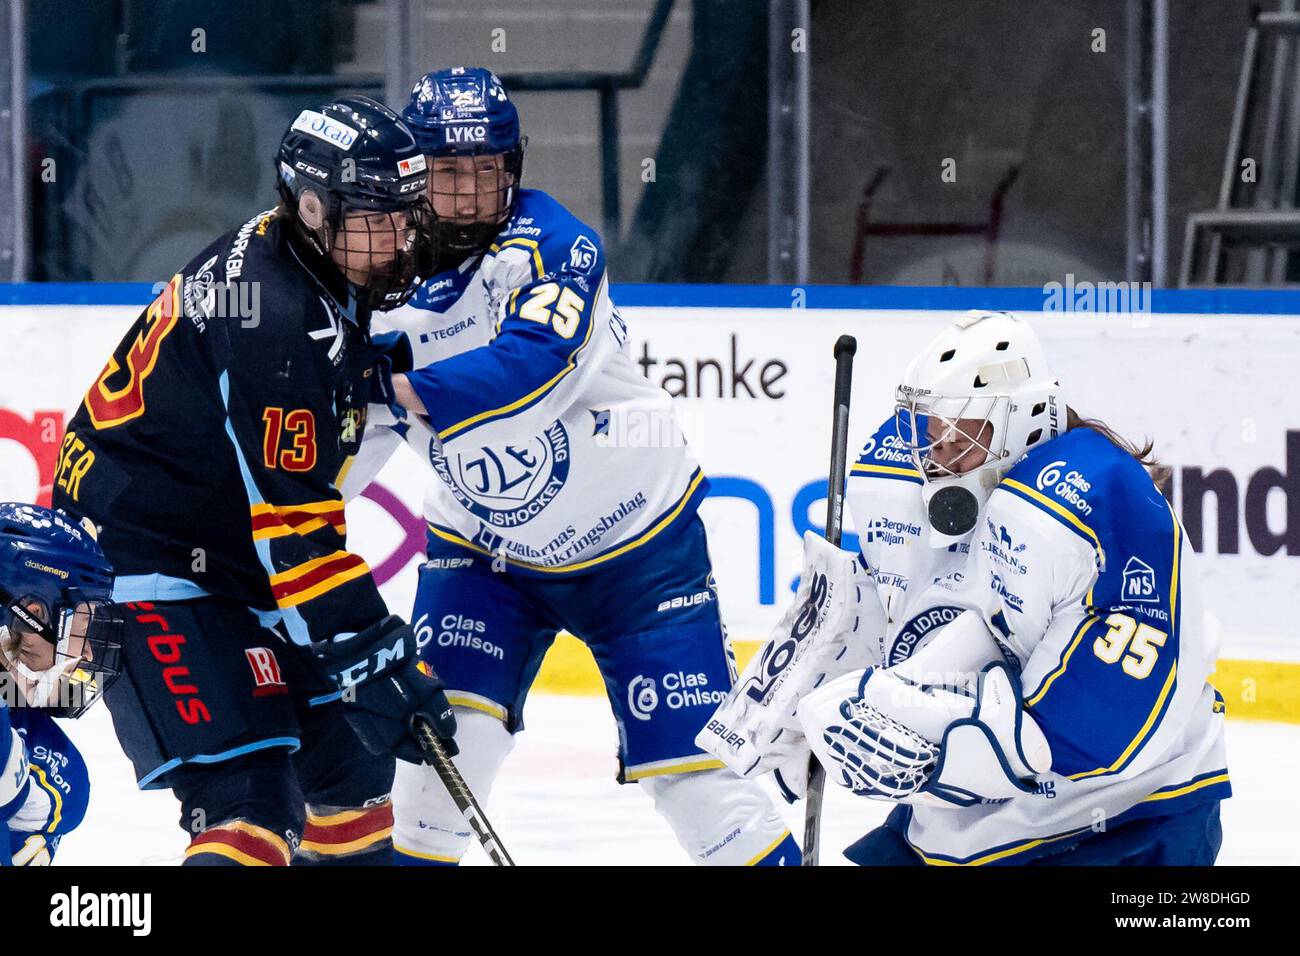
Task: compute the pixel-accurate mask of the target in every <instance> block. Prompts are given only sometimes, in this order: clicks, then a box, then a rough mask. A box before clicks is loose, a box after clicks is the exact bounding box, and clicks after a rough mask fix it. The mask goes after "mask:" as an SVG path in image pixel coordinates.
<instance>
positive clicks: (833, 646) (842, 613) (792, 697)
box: [695, 532, 885, 782]
mask: <svg viewBox="0 0 1300 956" xmlns="http://www.w3.org/2000/svg"><path fill="white" fill-rule="evenodd" d="M884 629H885V615H884V609H883V608H882V607H881V605H880V600H879V598H878V597H877V596H876V589H875V585H874V583H873V582H872V580H871V578H870V575H868V574H867V572H866V570H865V569H864V568H863V567H862V565H861V564H859V563H858V560H857V556H856V555H852V554H849V553H848V552H846V551H842V550H840V549H839V548H837V547H835V546H834V545H832V544H830V543H829V542H828V541H826V540H825V539H824V538H820V537H818V536H817V535H816V534H814V533H812V532H808V533H806V534H805V535H804V567H803V575H802V577H801V579H800V582H799V590H798V592H797V593H796V594H795V599H794V603H793V604H792V605H791V606H790V607H789V608H788V609H787V610H786V612H785V614H784V615H782V617H781V620H780V622H779V623H778V624H777V625H776V627H775V628H774V629H773V631H772V636H771V637H770V638H769V639H768V641H767V643H766V644H765V645H763V647H762V649H761V650H760V651H759V652H758V653H757V654H755V655H754V658H753V659H752V660H751V661H750V662H749V664H748V666H747V667H746V668H745V671H744V673H743V674H741V676H740V680H738V681H737V682H736V686H735V687H733V688H732V689H731V692H730V693H729V694H728V695H727V698H726V700H724V701H723V702H722V703H721V704H720V705H719V706H718V709H717V710H716V711H714V713H713V716H712V717H711V718H710V719H709V721H708V722H707V723H706V724H705V726H704V729H703V730H701V731H700V733H699V734H698V735H697V736H696V738H695V743H696V745H697V746H699V747H700V748H702V749H703V750H705V751H707V752H708V753H711V754H713V755H714V756H716V757H717V758H718V759H719V760H721V761H722V762H723V763H725V764H726V765H727V766H728V767H730V768H731V769H732V770H734V771H735V772H736V773H738V774H740V775H741V776H742V777H753V776H757V775H759V774H763V773H767V772H768V771H770V770H773V769H775V768H777V767H780V766H783V765H786V766H790V767H795V766H798V765H799V764H800V763H802V765H803V767H804V771H803V774H806V772H807V769H806V768H807V755H808V744H807V741H805V740H804V737H803V733H802V730H801V729H800V727H799V724H798V722H797V721H796V720H795V717H794V711H795V707H796V706H797V704H798V702H799V698H800V697H802V696H803V695H804V694H806V693H807V692H808V691H809V690H811V689H812V688H814V687H818V686H820V685H821V684H822V683H824V682H825V681H826V679H827V678H828V677H829V676H834V675H836V674H842V673H844V672H846V671H853V670H860V669H861V668H862V667H864V666H865V665H867V664H870V663H874V662H875V661H876V660H877V659H878V656H877V655H878V654H879V641H880V637H881V635H882V634H883V633H884ZM803 774H798V773H793V774H787V775H786V776H787V781H788V782H789V778H790V777H791V776H802V775H803Z"/></svg>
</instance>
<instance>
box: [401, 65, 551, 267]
mask: <svg viewBox="0 0 1300 956" xmlns="http://www.w3.org/2000/svg"><path fill="white" fill-rule="evenodd" d="M402 119H403V120H405V122H406V125H407V126H409V127H410V128H411V132H412V133H413V134H414V136H415V141H416V143H417V144H418V145H419V147H420V150H421V151H422V152H423V153H424V155H425V156H426V157H428V158H429V160H430V162H431V163H432V164H433V166H434V168H433V169H431V170H430V190H429V193H430V200H431V201H432V203H433V207H434V211H435V212H436V213H437V215H436V216H435V217H434V221H433V232H434V234H435V236H436V238H437V244H438V246H439V248H440V249H443V250H446V251H449V252H451V253H455V254H458V255H460V256H462V257H464V256H466V255H470V254H473V253H476V252H481V251H483V250H484V249H486V248H487V247H488V246H489V245H490V244H491V242H492V240H493V238H495V236H496V234H497V233H498V232H500V231H501V228H502V227H503V226H504V225H505V224H506V223H507V222H509V221H510V217H511V215H513V214H514V210H515V206H516V204H517V203H518V202H519V182H520V179H521V178H522V176H523V171H524V148H525V146H527V144H528V140H527V138H526V137H524V136H522V135H520V132H519V111H518V110H516V109H515V104H514V103H512V102H510V97H509V96H508V95H506V89H505V87H504V86H502V85H501V81H500V80H499V79H497V77H496V75H495V74H493V73H492V71H491V70H485V69H483V68H482V67H477V66H474V67H468V66H457V67H453V68H451V69H449V70H440V71H438V72H437V73H427V74H425V75H424V76H423V77H421V79H420V82H418V83H416V84H415V89H413V90H412V91H411V101H410V102H409V103H408V104H407V106H406V109H405V110H403V112H402ZM496 156H500V157H501V159H500V160H499V161H495V162H488V163H474V162H472V161H466V160H462V161H461V166H460V168H459V169H458V171H456V172H454V173H453V172H451V171H450V170H451V164H447V165H448V171H447V172H446V173H441V174H440V173H439V170H440V169H441V167H442V166H443V165H444V164H439V163H438V162H437V160H439V159H444V160H445V159H446V158H448V157H451V158H457V157H496Z"/></svg>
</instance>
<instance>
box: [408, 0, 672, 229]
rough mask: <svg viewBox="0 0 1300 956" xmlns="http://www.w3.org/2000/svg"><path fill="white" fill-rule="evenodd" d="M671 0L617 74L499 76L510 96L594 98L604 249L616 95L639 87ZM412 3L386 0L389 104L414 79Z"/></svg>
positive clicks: (660, 0)
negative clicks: (552, 94) (591, 95)
mask: <svg viewBox="0 0 1300 956" xmlns="http://www.w3.org/2000/svg"><path fill="white" fill-rule="evenodd" d="M674 3H675V0H656V2H655V5H654V8H653V9H652V10H651V11H650V16H649V17H648V18H647V19H646V25H645V31H644V32H643V33H642V35H641V44H640V46H639V47H638V49H637V52H636V55H635V56H634V57H633V59H632V63H631V65H630V66H629V67H628V69H626V70H623V71H621V72H598V71H593V72H582V71H573V70H561V71H556V72H550V73H548V72H536V73H508V72H503V73H501V82H502V83H504V84H505V86H506V89H508V90H509V91H510V92H512V93H514V92H523V91H529V92H566V93H574V92H592V93H595V94H596V95H597V97H598V98H599V110H600V170H601V173H600V180H601V219H602V227H603V228H602V233H603V235H604V238H605V242H606V244H607V245H613V244H615V243H617V242H618V240H619V239H620V238H621V236H622V213H621V211H620V204H619V202H620V197H619V175H618V174H619V162H618V142H619V111H618V95H619V93H620V92H621V91H623V90H635V89H639V88H640V87H642V86H644V85H645V82H646V77H647V76H648V75H649V73H650V67H651V66H652V65H653V63H654V59H655V54H656V52H658V49H659V41H660V40H661V39H662V37H663V32H664V28H665V27H666V26H667V24H668V17H669V15H670V14H671V13H672V11H673V4H674ZM412 4H413V0H386V2H385V8H386V10H387V18H388V23H387V26H388V29H387V31H386V39H387V46H388V51H387V53H388V56H387V61H388V69H387V70H386V71H385V80H386V86H385V94H386V96H387V99H388V102H389V103H403V102H405V101H406V99H407V97H408V96H409V95H410V86H411V82H412V81H413V80H414V79H415V77H416V73H415V70H416V69H417V67H416V66H415V63H416V57H415V56H414V55H413V53H414V51H413V50H412V49H411V45H412V43H413V42H414V40H415V37H416V34H415V31H414V30H413V29H411V24H412V16H411V10H412Z"/></svg>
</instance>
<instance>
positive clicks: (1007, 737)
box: [916, 663, 1052, 807]
mask: <svg viewBox="0 0 1300 956" xmlns="http://www.w3.org/2000/svg"><path fill="white" fill-rule="evenodd" d="M1051 766H1052V751H1051V747H1050V746H1049V745H1048V743H1047V738H1046V737H1045V736H1044V735H1043V732H1042V730H1041V729H1040V728H1039V726H1038V724H1036V723H1035V722H1034V719H1033V718H1032V717H1031V716H1029V714H1027V713H1026V712H1025V709H1024V706H1023V704H1022V702H1021V697H1020V683H1019V681H1018V680H1016V678H1015V677H1014V676H1013V675H1012V673H1011V672H1010V671H1009V670H1008V669H1007V667H1006V665H1005V664H1000V663H994V664H990V665H988V666H987V667H985V668H984V670H983V671H982V672H981V673H980V681H979V695H978V702H977V703H976V705H975V712H974V713H973V714H971V716H970V717H966V718H963V719H961V720H957V721H954V722H953V723H952V724H951V725H950V726H949V727H948V729H947V730H946V731H945V732H944V736H943V743H942V745H941V748H940V752H939V760H938V763H937V764H936V765H935V769H934V772H933V773H932V774H931V775H930V779H929V780H927V781H926V784H925V786H924V787H922V788H921V794H918V797H917V798H916V799H918V800H923V801H924V802H926V803H930V804H937V805H940V806H954V805H955V806H959V807H969V806H973V805H975V804H977V803H981V802H984V801H987V800H1005V799H1008V798H1010V797H1016V796H1020V795H1022V794H1026V793H1033V792H1034V788H1035V786H1036V783H1035V780H1034V778H1035V777H1036V776H1037V775H1038V774H1041V773H1046V772H1047V771H1048V770H1049V769H1051ZM922 795H924V796H922Z"/></svg>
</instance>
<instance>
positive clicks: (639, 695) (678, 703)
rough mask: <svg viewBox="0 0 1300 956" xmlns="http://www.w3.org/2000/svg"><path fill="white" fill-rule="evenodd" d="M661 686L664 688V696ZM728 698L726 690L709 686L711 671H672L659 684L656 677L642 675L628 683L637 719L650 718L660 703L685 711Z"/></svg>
mask: <svg viewBox="0 0 1300 956" xmlns="http://www.w3.org/2000/svg"><path fill="white" fill-rule="evenodd" d="M660 688H662V689H663V694H662V696H661V695H660V692H659V691H660ZM726 698H727V694H726V692H725V691H721V690H710V689H709V675H708V674H688V673H686V672H685V671H672V672H670V673H667V674H664V675H663V676H662V677H660V678H659V681H658V682H657V683H656V681H655V679H654V678H653V677H646V676H644V675H642V674H638V675H637V676H636V677H633V678H632V680H631V681H629V682H628V685H627V706H628V710H629V711H631V713H632V716H633V717H635V718H636V719H637V720H649V719H650V717H651V715H652V714H653V713H654V712H655V710H656V709H657V708H658V707H659V705H660V703H662V704H663V705H664V706H665V707H667V708H668V709H669V710H681V709H682V708H683V707H698V706H701V705H703V704H709V705H711V706H717V705H718V704H720V703H722V702H723V701H724V700H726Z"/></svg>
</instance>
